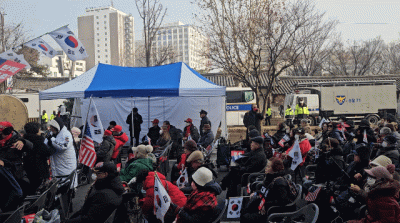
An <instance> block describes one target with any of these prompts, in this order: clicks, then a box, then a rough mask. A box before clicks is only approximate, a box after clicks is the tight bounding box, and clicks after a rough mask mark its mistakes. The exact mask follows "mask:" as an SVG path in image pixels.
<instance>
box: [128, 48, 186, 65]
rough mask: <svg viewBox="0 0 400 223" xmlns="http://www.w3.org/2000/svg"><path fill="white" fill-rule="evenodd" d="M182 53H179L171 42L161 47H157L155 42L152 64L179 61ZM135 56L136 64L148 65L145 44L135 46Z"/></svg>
mask: <svg viewBox="0 0 400 223" xmlns="http://www.w3.org/2000/svg"><path fill="white" fill-rule="evenodd" d="M181 55H182V54H181V53H179V52H178V51H177V50H176V49H175V48H174V47H173V46H172V45H171V44H169V45H167V46H160V47H156V46H155V44H154V45H153V48H152V50H151V54H150V66H159V65H162V64H166V63H174V62H178V61H177V59H178V57H179V56H181ZM135 57H136V60H135V66H137V67H146V66H147V64H146V49H145V45H143V44H137V45H136V46H135Z"/></svg>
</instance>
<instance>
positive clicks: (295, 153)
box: [288, 140, 303, 170]
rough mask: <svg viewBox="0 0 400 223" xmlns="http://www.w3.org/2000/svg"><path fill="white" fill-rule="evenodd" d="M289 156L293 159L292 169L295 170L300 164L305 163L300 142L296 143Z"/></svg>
mask: <svg viewBox="0 0 400 223" xmlns="http://www.w3.org/2000/svg"><path fill="white" fill-rule="evenodd" d="M288 156H290V157H292V166H291V169H292V170H295V169H296V167H297V166H298V165H300V163H302V162H303V157H302V156H301V150H300V144H299V140H296V141H295V142H294V146H293V148H292V150H290V152H289V154H288Z"/></svg>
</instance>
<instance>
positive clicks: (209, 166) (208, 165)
mask: <svg viewBox="0 0 400 223" xmlns="http://www.w3.org/2000/svg"><path fill="white" fill-rule="evenodd" d="M187 167H188V168H187V173H188V176H189V179H188V181H189V183H188V184H187V185H186V186H185V187H184V188H181V189H180V190H181V191H182V192H183V193H184V194H190V193H192V191H193V188H192V186H191V184H192V182H193V178H192V176H193V174H194V173H195V172H196V170H195V169H193V168H192V166H191V165H190V164H188V165H187ZM201 167H205V168H207V169H209V170H210V171H211V172H212V174H213V176H214V179H217V178H218V174H217V172H215V170H214V169H213V167H212V164H211V163H205V164H202V165H201V166H199V168H198V169H200V168H201Z"/></svg>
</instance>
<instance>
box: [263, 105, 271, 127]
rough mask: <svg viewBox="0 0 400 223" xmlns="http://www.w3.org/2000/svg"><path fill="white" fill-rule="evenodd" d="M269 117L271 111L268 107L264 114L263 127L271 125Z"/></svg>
mask: <svg viewBox="0 0 400 223" xmlns="http://www.w3.org/2000/svg"><path fill="white" fill-rule="evenodd" d="M271 116H272V111H271V108H270V107H269V106H268V108H267V111H266V112H265V126H267V125H271Z"/></svg>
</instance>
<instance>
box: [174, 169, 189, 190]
mask: <svg viewBox="0 0 400 223" xmlns="http://www.w3.org/2000/svg"><path fill="white" fill-rule="evenodd" d="M188 183H189V175H188V173H187V168H185V169H184V170H183V171H181V175H180V176H179V178H178V180H177V181H176V185H177V186H178V187H179V188H181V187H184V186H186V184H188Z"/></svg>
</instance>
